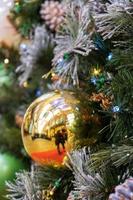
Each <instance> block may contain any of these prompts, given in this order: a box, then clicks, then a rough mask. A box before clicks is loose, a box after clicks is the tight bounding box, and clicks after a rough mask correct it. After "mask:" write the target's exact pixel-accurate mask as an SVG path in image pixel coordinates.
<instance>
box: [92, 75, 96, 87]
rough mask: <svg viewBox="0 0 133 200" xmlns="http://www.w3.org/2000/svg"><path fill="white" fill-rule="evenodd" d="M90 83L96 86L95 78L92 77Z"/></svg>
mask: <svg viewBox="0 0 133 200" xmlns="http://www.w3.org/2000/svg"><path fill="white" fill-rule="evenodd" d="M91 83H93V84H94V85H96V84H97V78H96V77H94V76H93V77H92V78H91Z"/></svg>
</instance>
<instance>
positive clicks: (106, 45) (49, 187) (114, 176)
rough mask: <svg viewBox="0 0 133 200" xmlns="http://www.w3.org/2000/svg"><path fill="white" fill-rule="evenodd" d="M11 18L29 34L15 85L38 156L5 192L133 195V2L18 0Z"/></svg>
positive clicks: (80, 198) (79, 199) (94, 198)
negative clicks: (29, 167)
mask: <svg viewBox="0 0 133 200" xmlns="http://www.w3.org/2000/svg"><path fill="white" fill-rule="evenodd" d="M25 13H26V14H25ZM10 18H11V19H12V21H13V22H14V24H15V25H16V27H17V29H18V31H19V32H20V33H21V34H22V36H23V37H24V39H23V41H22V43H21V44H20V50H19V54H20V61H15V63H16V70H15V72H16V75H17V77H18V82H19V85H18V84H17V81H16V82H15V83H16V84H17V86H15V88H19V89H18V91H17V92H16V93H17V94H19V93H22V96H23V98H22V96H21V95H19V98H20V100H19V101H18V104H17V105H18V107H20V106H22V105H23V106H24V105H25V109H22V110H23V111H24V110H26V112H25V115H24V119H23V124H22V128H21V130H22V131H21V132H22V140H23V145H24V147H25V150H26V152H27V154H28V155H29V157H31V158H32V160H34V161H35V162H33V163H32V165H31V170H29V171H22V172H19V173H17V174H16V180H15V182H9V181H8V182H7V183H6V184H7V190H8V195H7V198H8V199H10V200H24V199H25V200H40V199H41V200H57V199H58V200H65V199H67V200H87V199H89V200H106V199H110V200H115V199H116V200H124V199H129V200H131V199H132V198H133V195H132V194H133V187H132V184H133V180H132V178H131V177H132V176H133V172H132V167H133V154H132V147H133V140H132V139H133V138H132V128H133V103H132V97H133V94H132V91H133V76H132V75H133V70H132V69H133V68H132V52H133V48H132V42H133V41H132V40H133V39H132V32H133V2H132V1H131V0H108V1H104V0H62V1H52V0H51V1H40V0H31V1H25V0H21V1H15V4H14V7H13V9H12V12H11V14H10ZM18 19H19V20H18ZM16 21H19V23H17V24H16ZM17 63H18V65H17ZM8 78H9V76H8ZM12 88H13V91H14V92H15V91H16V90H15V89H14V87H12ZM23 92H24V93H26V94H27V96H26V94H25V95H23V94H24V93H23ZM14 96H15V97H16V94H15V95H14ZM36 97H39V98H37V99H36V100H35V98H36ZM5 98H6V97H5ZM14 102H15V100H14ZM14 105H15V104H14ZM14 105H13V106H12V107H14V109H15V110H16V107H15V106H14ZM4 119H5V118H4ZM117 185H119V186H117ZM116 186H117V187H116Z"/></svg>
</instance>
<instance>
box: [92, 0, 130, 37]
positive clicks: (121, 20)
mask: <svg viewBox="0 0 133 200" xmlns="http://www.w3.org/2000/svg"><path fill="white" fill-rule="evenodd" d="M95 21H96V26H97V29H98V31H99V32H100V33H101V34H102V36H103V38H104V39H110V38H111V37H112V36H114V35H115V36H118V35H120V34H121V33H122V34H123V33H124V34H126V35H127V33H130V31H131V32H132V25H133V2H131V1H130V0H110V1H109V3H107V4H106V12H103V13H97V14H96V15H95Z"/></svg>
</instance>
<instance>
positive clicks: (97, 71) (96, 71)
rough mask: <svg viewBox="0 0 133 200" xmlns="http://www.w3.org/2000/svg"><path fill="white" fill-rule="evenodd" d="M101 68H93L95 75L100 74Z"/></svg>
mask: <svg viewBox="0 0 133 200" xmlns="http://www.w3.org/2000/svg"><path fill="white" fill-rule="evenodd" d="M100 71H101V70H100V69H96V68H94V70H93V74H94V75H95V76H97V75H98V74H100Z"/></svg>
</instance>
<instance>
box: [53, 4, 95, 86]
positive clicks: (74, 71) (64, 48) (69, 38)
mask: <svg viewBox="0 0 133 200" xmlns="http://www.w3.org/2000/svg"><path fill="white" fill-rule="evenodd" d="M66 7H67V12H66V17H65V20H64V23H63V25H62V26H61V28H60V30H59V31H58V32H57V34H56V38H55V42H56V47H55V49H54V54H55V56H54V59H53V66H54V67H53V71H54V72H56V73H57V74H58V75H59V77H60V78H61V79H62V80H66V82H67V83H68V84H69V83H73V85H78V84H79V78H78V71H79V68H80V67H81V66H80V58H79V57H80V56H88V55H89V53H90V52H91V51H92V49H95V46H94V44H93V40H92V34H93V32H94V24H93V21H92V18H91V14H90V12H89V4H87V3H85V2H83V1H77V2H76V1H72V2H71V1H70V2H68V3H67V6H66Z"/></svg>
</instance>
